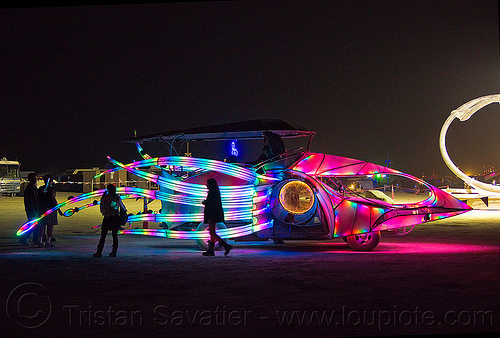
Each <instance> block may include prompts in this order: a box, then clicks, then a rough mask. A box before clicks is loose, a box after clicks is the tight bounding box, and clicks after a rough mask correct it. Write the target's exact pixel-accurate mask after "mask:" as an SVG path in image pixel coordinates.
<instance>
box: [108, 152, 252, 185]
mask: <svg viewBox="0 0 500 338" xmlns="http://www.w3.org/2000/svg"><path fill="white" fill-rule="evenodd" d="M108 159H109V160H110V161H111V162H112V163H113V164H115V165H118V166H120V167H122V168H124V169H125V167H127V168H133V169H135V168H138V167H149V166H182V167H187V168H202V169H206V170H209V171H217V172H220V173H222V174H226V175H229V176H234V177H238V178H240V179H242V180H246V181H249V182H251V183H256V182H255V180H256V178H257V175H256V173H255V171H254V170H252V169H249V168H243V167H240V166H238V165H236V164H233V163H227V162H221V161H217V160H208V159H204V158H197V157H185V156H166V157H157V158H151V159H147V160H143V161H137V162H133V163H130V164H127V165H123V164H121V163H120V162H118V161H116V160H114V159H112V158H111V157H109V156H108Z"/></svg>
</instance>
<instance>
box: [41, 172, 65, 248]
mask: <svg viewBox="0 0 500 338" xmlns="http://www.w3.org/2000/svg"><path fill="white" fill-rule="evenodd" d="M43 181H44V183H45V184H44V185H42V186H41V187H40V188H38V200H39V201H40V215H43V214H44V213H45V212H47V211H48V210H50V209H52V208H53V207H55V206H56V205H57V204H58V203H57V200H56V189H55V188H54V186H53V185H52V176H51V175H50V174H47V175H45V176H43ZM57 211H58V212H59V214H60V215H62V211H61V210H59V209H58V210H57ZM38 224H39V229H38V247H40V248H41V247H42V246H43V243H42V239H43V236H44V234H45V229H47V237H46V239H45V247H46V248H48V247H53V246H54V244H52V242H51V239H52V235H53V233H54V225H57V224H58V223H57V213H56V212H51V213H50V214H48V215H47V216H45V217H43V218H42V219H41V220H40V222H38Z"/></svg>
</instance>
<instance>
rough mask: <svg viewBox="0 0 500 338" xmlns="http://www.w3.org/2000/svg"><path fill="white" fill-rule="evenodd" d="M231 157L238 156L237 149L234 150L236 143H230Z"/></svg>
mask: <svg viewBox="0 0 500 338" xmlns="http://www.w3.org/2000/svg"><path fill="white" fill-rule="evenodd" d="M231 155H232V156H238V149H236V141H231Z"/></svg>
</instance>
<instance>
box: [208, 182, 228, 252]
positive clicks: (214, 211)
mask: <svg viewBox="0 0 500 338" xmlns="http://www.w3.org/2000/svg"><path fill="white" fill-rule="evenodd" d="M207 188H208V195H207V199H206V200H204V201H203V204H204V205H205V212H204V220H203V222H204V223H205V224H208V230H209V231H210V241H209V242H208V250H207V251H205V252H203V256H215V252H214V246H215V242H219V243H220V244H221V245H222V246H223V247H224V250H225V252H224V255H227V254H229V251H231V249H232V248H233V246H232V245H229V244H227V243H226V242H225V241H224V240H223V239H222V238H220V237H219V235H217V233H216V232H215V224H216V223H219V222H224V210H223V209H222V201H221V197H220V191H219V185H218V184H217V181H216V180H215V178H209V179H208V180H207Z"/></svg>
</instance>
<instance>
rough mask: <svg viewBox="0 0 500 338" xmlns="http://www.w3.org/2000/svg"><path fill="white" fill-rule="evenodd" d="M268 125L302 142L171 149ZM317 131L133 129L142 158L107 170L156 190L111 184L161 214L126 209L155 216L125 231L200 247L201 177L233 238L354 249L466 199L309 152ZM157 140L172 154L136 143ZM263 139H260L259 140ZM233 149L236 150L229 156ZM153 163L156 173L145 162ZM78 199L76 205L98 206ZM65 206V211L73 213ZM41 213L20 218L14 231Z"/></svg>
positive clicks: (133, 218) (255, 135)
mask: <svg viewBox="0 0 500 338" xmlns="http://www.w3.org/2000/svg"><path fill="white" fill-rule="evenodd" d="M266 131H271V132H272V133H274V134H275V135H278V136H279V137H280V138H282V139H287V138H298V137H307V138H309V140H308V145H307V149H306V150H304V149H303V148H296V149H294V150H291V151H283V152H282V153H280V154H278V155H277V156H274V157H272V158H268V159H265V160H263V161H260V162H258V163H256V164H246V163H239V162H232V161H229V162H224V161H223V160H215V159H207V158H197V157H189V156H178V155H175V153H174V151H172V150H175V147H174V145H175V143H176V142H177V143H181V146H182V145H183V144H185V143H186V142H190V141H191V142H198V141H222V142H226V143H230V144H231V155H233V156H235V154H237V153H238V150H237V149H236V146H235V145H236V144H235V142H242V141H245V140H262V137H263V133H264V132H266ZM314 134H315V133H314V132H312V131H307V130H305V129H304V128H300V127H296V126H293V125H290V124H288V123H286V122H284V121H281V120H254V121H245V122H240V123H232V124H225V125H216V126H210V127H204V128H193V129H187V130H181V131H174V132H170V133H163V134H157V135H151V136H145V137H137V138H133V139H129V140H125V142H133V143H135V144H136V145H137V148H138V150H139V152H140V153H141V155H142V156H143V158H144V160H142V161H137V162H132V163H130V164H122V163H120V162H118V161H116V160H114V159H112V158H109V157H108V158H109V160H110V161H111V162H112V163H113V164H114V165H115V166H116V167H115V168H114V169H111V170H110V171H108V172H113V171H117V170H126V171H128V172H129V173H132V174H134V175H137V176H139V177H142V178H144V179H145V180H148V181H150V182H152V183H155V184H156V185H157V187H158V190H147V189H140V188H135V187H118V188H117V193H118V194H120V195H122V196H125V197H144V198H149V199H157V200H161V203H162V209H161V211H160V212H158V213H149V214H148V213H142V214H138V215H129V219H128V221H129V222H132V223H133V222H146V221H147V222H156V223H158V224H160V227H159V228H158V229H133V228H131V227H129V228H126V229H125V230H123V231H122V233H123V234H142V235H151V236H161V237H166V238H176V239H192V240H196V242H197V243H198V245H199V246H200V247H201V248H205V247H206V241H207V240H208V238H209V234H208V231H206V230H207V229H206V225H205V224H204V223H203V208H204V206H203V204H202V201H203V200H204V199H205V198H206V195H207V189H206V185H205V184H206V181H207V179H208V178H212V177H213V178H215V179H216V180H217V182H218V183H219V187H220V191H221V197H222V204H223V208H224V212H225V219H226V222H225V223H217V228H218V230H217V232H218V234H219V235H220V236H221V237H223V238H227V239H232V240H235V241H245V240H247V241H250V240H251V241H256V240H269V239H272V240H274V241H275V242H281V241H282V240H300V239H307V240H314V239H316V240H327V239H333V238H336V237H340V238H343V239H344V240H345V241H346V242H347V243H348V244H349V246H350V247H351V248H352V249H354V250H362V251H369V250H373V249H374V248H375V247H376V246H377V244H378V243H379V240H380V232H381V231H390V232H392V233H399V234H406V233H407V232H409V231H411V230H412V229H413V227H414V226H415V225H417V224H421V223H424V222H429V221H433V220H437V219H441V218H446V217H450V216H454V215H458V214H461V213H464V212H467V211H469V210H470V207H469V206H468V205H467V204H465V203H463V202H461V201H459V200H458V199H456V198H454V197H452V196H451V195H449V194H447V193H446V192H444V191H442V190H440V189H438V188H436V187H434V186H432V185H430V184H428V183H427V182H425V181H423V180H421V179H419V178H416V177H413V176H411V175H408V174H405V173H402V172H400V171H397V170H394V169H391V168H388V167H383V166H380V165H376V164H373V163H369V162H365V161H361V160H356V159H352V158H346V157H340V156H334V155H328V154H321V153H313V152H310V151H309V150H308V149H309V144H310V141H311V139H312V137H313V136H314ZM147 142H162V143H165V144H166V145H167V146H168V147H169V148H170V149H171V156H165V157H157V158H153V157H151V156H149V155H147V154H146V153H145V152H144V150H143V148H142V146H141V144H144V143H147ZM260 142H261V141H260ZM234 159H235V157H233V160H234ZM144 168H155V169H156V173H154V172H153V171H151V170H149V169H144ZM103 193H105V190H98V191H93V192H90V193H87V194H83V195H80V196H78V197H75V198H71V199H69V200H67V201H65V202H63V203H60V204H59V205H58V206H56V207H55V208H53V209H51V210H49V211H47V212H46V213H45V214H44V215H42V216H41V217H44V216H46V215H47V214H49V213H51V212H54V211H56V210H57V209H60V208H63V207H65V206H67V205H69V204H72V203H77V202H82V201H83V200H85V199H89V198H90V199H92V198H96V197H99V196H101V195H102V194H103ZM96 204H98V202H97V201H96V202H94V203H91V204H87V205H84V206H82V207H79V208H78V210H81V209H82V208H86V207H90V206H92V205H96ZM75 210H77V208H74V209H67V210H66V211H65V212H64V215H66V216H70V215H72V214H74V212H75ZM38 221H39V219H38V220H34V221H31V222H27V223H25V224H24V225H22V226H21V228H20V229H19V231H18V234H19V235H20V234H22V233H24V232H26V231H28V230H29V229H30V228H31V227H33V226H35V225H36V223H37V222H38Z"/></svg>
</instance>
